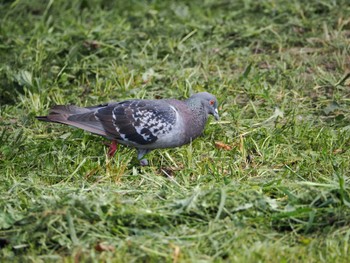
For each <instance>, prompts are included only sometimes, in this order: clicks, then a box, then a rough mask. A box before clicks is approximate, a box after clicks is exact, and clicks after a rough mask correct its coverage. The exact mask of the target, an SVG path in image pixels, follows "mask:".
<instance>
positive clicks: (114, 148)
mask: <svg viewBox="0 0 350 263" xmlns="http://www.w3.org/2000/svg"><path fill="white" fill-rule="evenodd" d="M117 149H118V143H117V141H112V143H111V144H110V145H109V149H108V153H107V155H108V157H109V158H112V157H113V156H114V154H115V152H116V151H117Z"/></svg>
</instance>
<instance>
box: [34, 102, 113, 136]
mask: <svg viewBox="0 0 350 263" xmlns="http://www.w3.org/2000/svg"><path fill="white" fill-rule="evenodd" d="M36 118H37V119H38V120H39V121H46V122H56V123H61V124H66V125H70V126H74V127H76V128H80V129H83V130H85V131H88V132H91V133H94V134H97V135H102V136H105V137H108V138H109V137H110V136H108V134H107V133H106V131H105V130H104V128H103V126H102V125H101V123H100V122H99V121H98V120H97V119H96V118H95V111H94V110H91V109H88V108H80V107H77V106H74V105H57V106H54V107H53V108H52V109H51V110H50V112H49V115H47V116H37V117H36Z"/></svg>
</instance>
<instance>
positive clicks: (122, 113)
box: [94, 100, 176, 145]
mask: <svg viewBox="0 0 350 263" xmlns="http://www.w3.org/2000/svg"><path fill="white" fill-rule="evenodd" d="M94 115H95V117H96V118H97V119H98V120H99V121H100V123H101V124H102V125H103V127H104V129H105V131H106V132H107V133H108V134H110V135H114V138H115V139H117V140H120V141H123V142H125V143H126V144H133V145H146V144H151V143H153V142H155V141H157V139H158V137H159V136H162V135H165V134H167V133H169V132H170V131H171V130H172V129H173V127H174V125H175V123H176V109H175V108H174V107H172V106H170V105H169V104H168V103H166V102H164V101H150V100H128V101H123V102H120V103H118V104H115V105H113V107H110V106H109V107H102V108H100V109H98V110H96V111H95V114H94Z"/></svg>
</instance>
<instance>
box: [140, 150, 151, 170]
mask: <svg viewBox="0 0 350 263" xmlns="http://www.w3.org/2000/svg"><path fill="white" fill-rule="evenodd" d="M150 151H151V150H149V149H137V159H138V160H139V161H140V165H141V166H147V165H148V161H147V159H142V157H143V156H145V155H146V154H147V153H149V152H150Z"/></svg>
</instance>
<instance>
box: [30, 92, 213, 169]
mask: <svg viewBox="0 0 350 263" xmlns="http://www.w3.org/2000/svg"><path fill="white" fill-rule="evenodd" d="M209 114H211V115H213V116H214V117H215V119H216V120H218V119H219V114H218V102H217V100H216V98H215V96H214V95H212V94H210V93H208V92H200V93H197V94H194V95H192V96H191V97H190V98H188V99H186V100H183V101H182V100H176V99H160V100H140V99H134V100H133V99H132V100H126V101H122V102H113V103H107V104H103V105H98V106H93V107H86V108H81V107H77V106H74V105H57V106H54V107H53V108H51V110H50V112H49V115H47V116H38V117H36V118H37V119H38V120H40V121H48V122H57V123H62V124H67V125H70V126H74V127H77V128H80V129H83V130H85V131H89V132H91V133H94V134H97V135H101V136H103V137H105V138H107V139H109V140H112V144H111V148H110V152H109V154H110V155H113V154H114V152H115V150H116V142H118V143H120V144H124V145H127V146H132V147H135V148H136V149H137V151H138V155H137V158H138V160H140V164H141V165H147V164H148V162H147V160H146V159H142V158H143V157H144V155H145V154H147V153H149V152H150V151H152V150H154V149H160V148H172V147H178V146H181V145H184V144H187V143H190V142H191V141H193V140H194V139H195V138H197V137H198V136H199V135H201V134H202V132H203V130H204V127H205V124H206V122H207V119H208V115H209Z"/></svg>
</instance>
